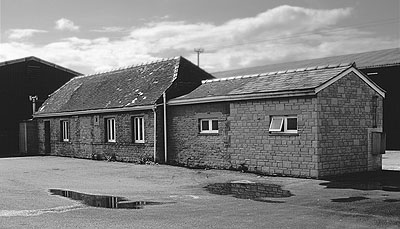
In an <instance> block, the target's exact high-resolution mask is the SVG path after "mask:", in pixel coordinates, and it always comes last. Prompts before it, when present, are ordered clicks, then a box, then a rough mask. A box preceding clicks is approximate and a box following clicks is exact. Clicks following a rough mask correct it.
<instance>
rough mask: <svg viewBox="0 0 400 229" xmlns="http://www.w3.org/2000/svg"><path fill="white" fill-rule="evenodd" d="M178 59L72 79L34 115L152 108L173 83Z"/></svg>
mask: <svg viewBox="0 0 400 229" xmlns="http://www.w3.org/2000/svg"><path fill="white" fill-rule="evenodd" d="M181 59H183V58H182V57H178V58H172V59H167V60H162V61H158V62H152V63H148V64H143V65H137V66H132V67H128V68H125V69H119V70H115V71H111V72H105V73H100V74H94V75H88V76H82V77H76V78H73V79H72V80H70V81H69V82H67V83H66V84H65V85H64V86H62V87H61V88H59V89H58V90H57V91H56V92H54V93H53V94H52V95H50V97H49V98H48V99H47V100H46V101H45V102H44V104H43V105H42V107H40V109H39V111H38V112H36V113H35V115H41V114H46V113H62V112H74V111H87V110H98V109H110V108H127V107H135V106H146V105H153V104H155V103H156V101H157V100H158V99H159V98H160V96H161V95H162V93H163V92H165V91H166V90H167V89H168V88H169V87H170V86H171V84H172V83H173V81H174V80H175V79H176V77H177V75H178V68H179V64H180V62H181Z"/></svg>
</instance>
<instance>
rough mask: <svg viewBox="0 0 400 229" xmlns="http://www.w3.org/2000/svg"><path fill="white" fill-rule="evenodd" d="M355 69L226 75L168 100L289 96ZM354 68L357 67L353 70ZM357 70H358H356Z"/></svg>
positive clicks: (312, 89)
mask: <svg viewBox="0 0 400 229" xmlns="http://www.w3.org/2000/svg"><path fill="white" fill-rule="evenodd" d="M353 69H355V68H354V67H353V64H335V65H325V66H317V67H311V68H301V69H294V70H285V71H280V72H269V73H262V74H255V75H244V76H237V77H230V78H219V79H213V80H204V81H203V84H202V85H201V86H200V87H198V88H197V89H196V90H194V91H192V92H191V93H189V94H187V95H184V96H181V97H178V98H176V99H173V100H170V102H169V104H171V105H180V104H191V103H203V102H217V101H228V100H240V99H246V98H250V97H251V98H253V99H254V98H265V97H281V96H293V95H297V96H299V95H313V94H315V93H317V91H318V90H317V89H318V88H320V87H323V86H324V85H326V84H328V83H329V82H332V81H333V80H334V79H335V78H336V77H338V76H340V75H341V74H343V73H345V72H346V71H348V70H353ZM355 71H357V70H355ZM357 72H358V71H357ZM359 74H360V75H359V76H360V77H362V78H363V80H364V81H367V83H368V84H370V85H371V86H372V87H374V88H375V89H377V90H378V91H380V92H381V94H382V95H383V96H384V92H383V90H381V89H380V88H379V87H378V86H376V85H375V84H374V83H372V82H370V81H369V80H368V79H367V78H366V77H365V76H363V75H362V74H361V73H359Z"/></svg>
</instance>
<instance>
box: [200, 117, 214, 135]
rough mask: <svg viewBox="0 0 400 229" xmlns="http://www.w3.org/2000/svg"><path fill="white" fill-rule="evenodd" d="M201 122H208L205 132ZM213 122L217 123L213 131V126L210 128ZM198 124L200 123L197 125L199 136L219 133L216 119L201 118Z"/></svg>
mask: <svg viewBox="0 0 400 229" xmlns="http://www.w3.org/2000/svg"><path fill="white" fill-rule="evenodd" d="M203 121H207V122H208V129H207V130H206V129H203ZM213 121H215V122H217V129H216V130H213V126H212V123H213ZM199 122H200V124H199V128H200V129H199V131H200V134H218V133H219V125H218V119H216V118H202V119H199Z"/></svg>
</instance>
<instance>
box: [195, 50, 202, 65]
mask: <svg viewBox="0 0 400 229" xmlns="http://www.w3.org/2000/svg"><path fill="white" fill-rule="evenodd" d="M194 51H195V52H197V66H199V67H200V53H202V52H204V49H203V48H197V49H194Z"/></svg>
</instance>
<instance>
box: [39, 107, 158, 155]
mask: <svg viewBox="0 0 400 229" xmlns="http://www.w3.org/2000/svg"><path fill="white" fill-rule="evenodd" d="M134 116H143V117H144V122H145V143H134V142H133V129H132V121H131V119H132V117H134ZM111 117H114V118H115V121H116V142H115V143H111V142H107V141H106V133H105V125H106V124H105V119H106V118H111ZM96 118H98V120H99V122H98V123H96V122H95V119H96ZM153 118H154V116H153V111H151V110H150V111H142V112H125V113H116V114H112V113H110V114H99V115H80V116H71V117H58V118H40V119H38V132H39V133H38V135H39V152H40V153H41V154H44V152H45V145H44V144H45V143H44V136H45V134H44V121H50V132H51V136H50V141H51V155H57V156H67V157H78V158H92V157H93V156H97V155H99V157H100V158H103V159H105V158H107V157H108V158H109V157H110V156H112V155H113V154H114V155H116V157H117V160H119V161H129V162H139V161H143V160H153V153H154V151H153V149H154V147H153V144H154V135H153V133H154V129H153V122H154V121H153ZM62 120H68V121H69V123H70V140H69V141H68V142H63V141H62V139H61V133H60V131H61V121H62Z"/></svg>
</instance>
